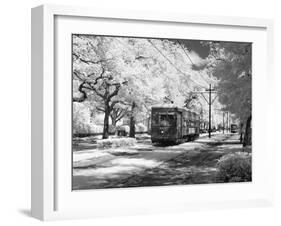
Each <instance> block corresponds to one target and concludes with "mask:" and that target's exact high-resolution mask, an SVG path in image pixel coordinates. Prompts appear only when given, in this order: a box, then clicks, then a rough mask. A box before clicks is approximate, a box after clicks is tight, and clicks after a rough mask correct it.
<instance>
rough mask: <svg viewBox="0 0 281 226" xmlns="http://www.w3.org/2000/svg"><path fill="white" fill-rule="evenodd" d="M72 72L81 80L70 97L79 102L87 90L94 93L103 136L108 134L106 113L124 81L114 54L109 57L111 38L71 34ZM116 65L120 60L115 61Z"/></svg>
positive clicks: (85, 95)
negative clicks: (100, 110) (99, 106)
mask: <svg viewBox="0 0 281 226" xmlns="http://www.w3.org/2000/svg"><path fill="white" fill-rule="evenodd" d="M73 46H74V48H73V61H74V63H73V64H74V68H73V74H74V76H75V78H76V79H78V80H79V81H80V82H81V83H80V85H79V87H78V91H79V92H80V93H81V94H82V95H81V96H80V97H78V98H77V97H76V98H74V99H73V101H74V102H75V101H76V102H82V101H84V100H85V99H86V98H87V97H88V94H87V91H88V92H90V93H91V94H92V93H94V94H95V95H96V96H97V97H98V98H99V100H100V102H101V103H102V104H103V109H104V129H103V136H102V137H103V139H106V138H108V135H109V117H110V113H111V111H112V110H113V108H114V106H115V105H116V104H117V103H119V101H118V100H116V99H114V97H116V96H117V95H118V93H119V91H120V89H121V87H122V86H125V85H126V84H127V81H126V80H125V79H124V78H122V76H118V75H120V72H119V71H118V63H117V62H118V60H116V58H115V57H116V56H111V57H109V55H111V54H109V53H108V52H109V50H110V49H111V48H113V46H112V41H111V40H107V39H106V38H103V37H94V36H80V35H77V36H74V43H73ZM119 65H120V64H119Z"/></svg>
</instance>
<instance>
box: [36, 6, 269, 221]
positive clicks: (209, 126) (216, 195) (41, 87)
mask: <svg viewBox="0 0 281 226" xmlns="http://www.w3.org/2000/svg"><path fill="white" fill-rule="evenodd" d="M272 32H273V22H272V21H270V20H265V19H253V18H235V17H221V16H218V17H217V16H196V15H188V14H187V15H181V14H171V13H159V12H158V13H152V12H150V13H148V12H121V11H116V10H106V11H105V10H99V9H89V8H80V7H70V6H67V7H66V6H53V5H44V6H39V7H37V8H34V9H32V202H31V203H32V216H34V217H36V218H39V219H41V220H55V219H67V218H89V217H98V216H116V215H130V214H145V213H157V212H175V211H186V210H194V209H208V208H229V207H230V208H233V207H250V206H251V207H254V206H264V205H271V204H272V201H273V192H272V191H273V184H272V178H271V177H270V176H269V175H272V171H273V168H272V163H273V161H272V155H273V151H272V150H271V149H270V148H268V147H269V143H268V134H269V131H268V128H267V125H266V120H267V119H268V117H269V114H268V112H269V109H270V108H271V107H272V106H271V102H270V101H269V99H270V98H268V97H270V95H271V85H272V76H273V75H272V68H273V65H272V62H273V53H272V51H273V46H272V45H273V41H272V38H273V36H272Z"/></svg>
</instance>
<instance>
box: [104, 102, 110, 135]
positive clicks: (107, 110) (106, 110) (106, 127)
mask: <svg viewBox="0 0 281 226" xmlns="http://www.w3.org/2000/svg"><path fill="white" fill-rule="evenodd" d="M109 115H110V107H109V103H107V102H106V103H105V108H104V122H103V133H102V139H107V138H108V130H109Z"/></svg>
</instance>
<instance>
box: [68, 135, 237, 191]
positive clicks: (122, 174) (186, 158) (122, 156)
mask: <svg viewBox="0 0 281 226" xmlns="http://www.w3.org/2000/svg"><path fill="white" fill-rule="evenodd" d="M238 139H239V136H238V135H237V134H215V135H213V137H212V138H211V139H209V138H208V137H207V136H206V135H205V136H202V137H200V138H199V139H197V140H196V141H193V142H186V143H183V144H179V145H173V146H160V145H158V146H153V145H152V144H151V141H150V138H149V136H144V137H140V138H138V142H137V144H136V145H134V146H132V147H128V148H118V149H97V148H93V149H86V150H79V151H75V152H74V154H73V189H74V190H76V189H93V188H112V187H136V186H159V185H174V184H202V183H214V182H218V181H217V180H216V172H217V168H216V163H217V160H218V159H219V158H220V157H222V156H223V155H225V154H228V153H231V152H236V151H239V150H242V145H241V144H239V140H238ZM93 147H94V146H93Z"/></svg>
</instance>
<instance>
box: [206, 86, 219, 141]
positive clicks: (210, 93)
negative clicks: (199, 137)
mask: <svg viewBox="0 0 281 226" xmlns="http://www.w3.org/2000/svg"><path fill="white" fill-rule="evenodd" d="M206 91H207V92H208V94H209V101H207V103H208V105H209V131H208V132H209V138H211V132H212V103H214V101H215V99H216V97H217V96H216V97H215V98H214V99H213V100H212V92H214V91H215V89H212V85H211V84H210V85H209V89H206ZM203 97H204V95H203ZM205 100H206V98H205Z"/></svg>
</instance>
